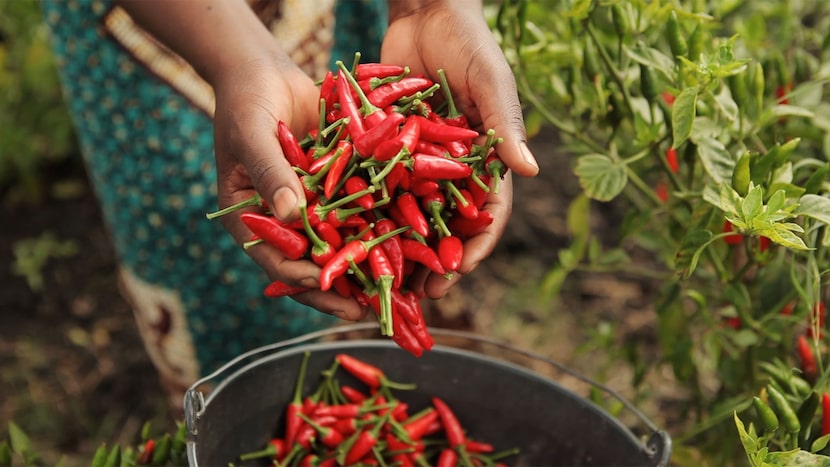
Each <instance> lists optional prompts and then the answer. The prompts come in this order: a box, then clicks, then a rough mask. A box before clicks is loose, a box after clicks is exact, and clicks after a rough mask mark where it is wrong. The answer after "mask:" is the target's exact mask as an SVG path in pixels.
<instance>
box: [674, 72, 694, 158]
mask: <svg viewBox="0 0 830 467" xmlns="http://www.w3.org/2000/svg"><path fill="white" fill-rule="evenodd" d="M697 95H698V88H696V87H691V88H686V89H684V90H683V91H681V92H680V94H679V95H678V96H677V97H676V98H675V100H674V104H673V105H672V111H671V121H672V139H673V141H672V147H674V148H677V147H678V146H680V145H681V144H683V142H684V141H686V139H687V138H688V137H689V135H690V134H691V133H692V124H693V123H694V121H695V114H696V107H697Z"/></svg>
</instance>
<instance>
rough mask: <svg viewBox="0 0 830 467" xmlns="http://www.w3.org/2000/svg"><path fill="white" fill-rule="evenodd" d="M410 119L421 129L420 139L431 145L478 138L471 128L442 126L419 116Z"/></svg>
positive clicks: (477, 134)
mask: <svg viewBox="0 0 830 467" xmlns="http://www.w3.org/2000/svg"><path fill="white" fill-rule="evenodd" d="M410 118H414V119H417V120H418V124H419V125H420V127H421V139H425V140H427V141H430V142H433V143H449V142H453V141H467V140H472V139H473V138H477V137H478V136H480V135H479V133H478V132H477V131H475V130H473V129H471V128H464V127H459V126H452V125H444V124H441V123H437V122H434V121H432V120H430V119H428V118H424V117H422V116H420V115H415V116H412V117H410Z"/></svg>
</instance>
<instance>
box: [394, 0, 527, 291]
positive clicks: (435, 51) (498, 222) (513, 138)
mask: <svg viewBox="0 0 830 467" xmlns="http://www.w3.org/2000/svg"><path fill="white" fill-rule="evenodd" d="M389 6H390V12H389V18H390V23H389V29H388V31H387V33H386V37H385V38H384V41H383V46H382V48H381V62H382V63H390V64H399V65H407V66H409V67H410V69H411V70H412V72H413V73H423V74H424V75H426V76H428V77H430V78H431V79H433V80H434V81H438V76H437V71H438V70H439V69H443V70H444V71H445V73H446V75H447V80H448V81H449V85H450V88H451V89H452V91H453V96H454V99H455V103H456V105H457V106H458V108H459V110H460V111H461V112H463V113H464V115H465V116H466V117H467V119H468V120H469V122H470V126H471V127H473V128H474V129H476V130H479V131H480V132H482V133H483V132H485V131H486V130H488V129H491V128H492V129H494V130H495V131H496V136H499V137H501V138H502V139H503V141H502V142H501V143H500V144H498V145H497V146H496V151H497V152H498V154H499V157H501V159H502V160H503V161H504V163H505V165H506V166H507V167H508V168H509V169H510V171H508V173H507V174H506V175H505V178H504V180H503V181H502V183H501V187H500V190H499V193H498V194H497V195H492V194H491V195H490V197H489V199H488V200H487V204H486V205H485V207H484V208H485V209H486V210H488V211H490V212H491V213H492V214H493V217H494V218H495V221H494V222H493V224H492V225H490V226H489V227H488V229H487V230H486V231H485V232H483V233H481V234H479V235H477V236H475V237H473V238H471V239H469V240H468V241H467V242H466V243H465V244H464V257H463V259H462V262H461V267H460V268H459V271H458V274H455V275H454V276H453V278H452V279H450V280H447V279H446V278H444V277H443V276H440V275H437V274H427V273H426V272H425V271H421V273H420V276H416V277H413V279H418V280H412V281H410V284H411V286H412V287H413V289H414V290H415V291H416V292H417V293H423V294H425V295H427V296H429V297H430V298H440V297H442V296H444V295H445V294H446V293H447V291H449V289H450V287H452V286H453V285H454V284H455V283H456V282H457V281H458V280H459V279H460V278H461V276H462V275H463V274H467V273H469V272H471V271H472V270H473V269H475V267H476V266H477V265H478V264H479V263H480V262H481V261H482V260H483V259H484V258H486V257H487V256H489V255H490V253H492V251H493V250H494V249H495V247H496V244H497V242H498V240H499V239H500V238H501V236H502V234H503V233H504V229H505V228H506V226H507V219H508V218H509V217H510V213H511V204H512V200H513V186H512V180H511V172H515V173H516V174H518V175H522V176H534V175H536V174H537V173H538V171H539V167H538V165H537V164H536V160H535V158H534V157H533V155H532V154H531V152H530V150H529V149H528V147H527V135H526V133H525V125H524V118H523V115H522V107H521V104H520V102H519V97H518V92H517V90H516V82H515V79H514V77H513V72H512V70H511V69H510V65H509V64H508V63H507V61H506V60H505V58H504V55H503V54H502V51H501V48H500V47H499V45H498V43H497V42H496V40H495V37H493V34H492V32H491V31H490V29H489V27H488V25H487V23H486V21H485V19H484V14H483V11H482V5H481V2H480V1H478V0H420V1H419V0H390V4H389Z"/></svg>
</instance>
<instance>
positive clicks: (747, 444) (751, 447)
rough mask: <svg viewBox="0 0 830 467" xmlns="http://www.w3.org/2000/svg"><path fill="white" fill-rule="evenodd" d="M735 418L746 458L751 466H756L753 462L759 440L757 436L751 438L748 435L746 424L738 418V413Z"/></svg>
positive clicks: (735, 413)
mask: <svg viewBox="0 0 830 467" xmlns="http://www.w3.org/2000/svg"><path fill="white" fill-rule="evenodd" d="M734 418H735V427H736V428H737V429H738V437H739V438H740V440H741V444H742V445H743V446H744V451H745V452H746V457H747V459H748V460H749V462H750V464H753V465H754V462H753V460H755V454H756V453H757V452H758V438H757V436H750V435H749V433H747V431H746V427H745V426H744V422H742V421H741V419H740V418H739V417H738V412H737V411H736V412H734Z"/></svg>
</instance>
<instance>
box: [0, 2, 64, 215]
mask: <svg viewBox="0 0 830 467" xmlns="http://www.w3.org/2000/svg"><path fill="white" fill-rule="evenodd" d="M76 152H77V151H76V143H75V135H74V132H73V128H72V122H71V120H70V118H69V114H68V112H67V110H66V107H65V106H64V103H63V96H62V94H61V88H60V86H59V83H58V76H57V72H56V70H55V63H54V59H53V56H52V52H51V50H50V48H49V43H48V38H47V31H46V27H45V25H44V24H43V22H42V19H41V14H40V10H39V6H38V3H37V2H0V190H2V189H8V188H9V187H18V188H20V189H22V190H23V192H24V194H25V195H26V196H27V197H29V198H34V199H37V198H39V197H40V196H41V195H42V194H43V191H44V189H45V186H44V185H43V183H42V181H41V178H40V173H39V170H40V169H41V168H42V167H43V166H44V165H45V164H46V163H47V162H53V161H57V160H62V159H65V158H66V157H68V156H70V155H73V154H75V153H76Z"/></svg>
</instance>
